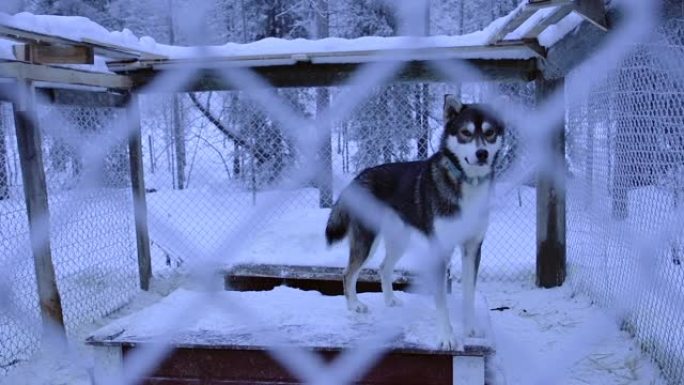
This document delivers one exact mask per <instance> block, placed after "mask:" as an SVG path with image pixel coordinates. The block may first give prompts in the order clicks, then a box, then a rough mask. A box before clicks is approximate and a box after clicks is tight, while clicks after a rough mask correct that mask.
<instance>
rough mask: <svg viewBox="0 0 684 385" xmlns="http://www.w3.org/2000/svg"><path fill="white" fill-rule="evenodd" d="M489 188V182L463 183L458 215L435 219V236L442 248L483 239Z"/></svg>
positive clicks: (487, 220)
mask: <svg viewBox="0 0 684 385" xmlns="http://www.w3.org/2000/svg"><path fill="white" fill-rule="evenodd" d="M489 186H490V182H489V181H485V182H483V183H481V184H479V185H477V186H473V185H471V184H468V183H464V184H463V185H462V186H461V200H460V201H459V206H460V211H459V213H458V214H457V215H454V216H450V217H436V218H435V222H434V226H435V228H434V230H435V236H436V237H437V239H438V240H439V242H440V244H441V245H442V246H443V247H446V248H448V249H453V248H455V247H456V246H457V245H459V244H461V243H463V242H465V241H467V240H470V239H477V240H482V239H483V238H484V235H485V232H486V231H487V226H488V224H489V191H490V190H489Z"/></svg>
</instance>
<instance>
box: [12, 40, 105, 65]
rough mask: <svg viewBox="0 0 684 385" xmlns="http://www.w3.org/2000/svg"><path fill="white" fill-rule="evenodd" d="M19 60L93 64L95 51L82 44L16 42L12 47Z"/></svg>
mask: <svg viewBox="0 0 684 385" xmlns="http://www.w3.org/2000/svg"><path fill="white" fill-rule="evenodd" d="M12 50H13V53H14V57H15V58H16V59H17V60H19V61H24V62H29V63H34V64H94V63H95V52H94V51H93V48H92V47H88V46H84V45H43V44H18V45H14V46H13V47H12Z"/></svg>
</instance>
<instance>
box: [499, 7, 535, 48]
mask: <svg viewBox="0 0 684 385" xmlns="http://www.w3.org/2000/svg"><path fill="white" fill-rule="evenodd" d="M535 12H537V10H536V9H534V8H531V7H529V6H525V7H522V8H519V9H518V10H517V11H516V13H515V14H514V15H513V17H511V18H510V19H509V20H508V21H507V22H506V23H505V24H504V25H503V26H502V27H501V29H500V30H499V31H498V32H497V33H495V34H494V35H493V36H492V37H491V38H490V39H489V44H496V43H498V42H499V41H501V40H503V39H505V38H506V36H507V35H508V34H509V33H511V32H513V31H515V30H516V29H518V28H519V27H520V26H521V25H523V23H524V22H525V21H527V19H529V18H530V17H531V16H532V15H534V13H535Z"/></svg>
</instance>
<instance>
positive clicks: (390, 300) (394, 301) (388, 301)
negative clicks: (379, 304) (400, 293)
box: [385, 296, 404, 307]
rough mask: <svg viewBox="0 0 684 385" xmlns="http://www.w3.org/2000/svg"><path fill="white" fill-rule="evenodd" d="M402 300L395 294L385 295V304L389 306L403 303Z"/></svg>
mask: <svg viewBox="0 0 684 385" xmlns="http://www.w3.org/2000/svg"><path fill="white" fill-rule="evenodd" d="M403 304H404V302H402V300H400V299H399V298H397V297H395V296H391V297H385V305H387V306H389V307H396V306H401V305H403Z"/></svg>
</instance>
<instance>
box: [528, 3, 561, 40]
mask: <svg viewBox="0 0 684 385" xmlns="http://www.w3.org/2000/svg"><path fill="white" fill-rule="evenodd" d="M572 10H573V8H572V6H570V5H564V6H560V7H558V8H556V9H555V10H554V11H553V12H551V14H549V15H547V16H546V17H544V18H543V19H542V20H541V21H540V22H539V23H538V24H537V25H535V26H534V27H532V29H530V30H529V31H528V32H527V33H525V34H524V35H523V39H536V38H537V37H538V36H539V35H540V34H541V33H542V32H544V30H545V29H546V28H548V27H550V26H551V25H553V24H556V23H558V22H559V21H561V20H563V18H565V16H568V15H569V14H570V13H571V12H572Z"/></svg>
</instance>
